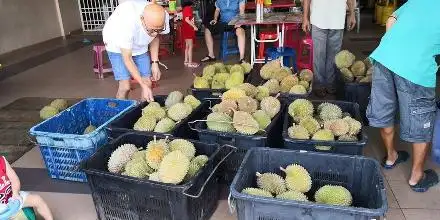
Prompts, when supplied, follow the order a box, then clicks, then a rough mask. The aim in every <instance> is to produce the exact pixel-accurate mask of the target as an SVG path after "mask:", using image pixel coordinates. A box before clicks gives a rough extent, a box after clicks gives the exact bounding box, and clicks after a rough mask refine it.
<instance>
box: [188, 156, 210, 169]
mask: <svg viewBox="0 0 440 220" xmlns="http://www.w3.org/2000/svg"><path fill="white" fill-rule="evenodd" d="M208 160H209V158H208V156H206V155H198V156H197V157H194V158H193V159H192V160H191V161H193V162H195V163H198V164H199V166H201V167H203V166H205V164H206V162H208Z"/></svg>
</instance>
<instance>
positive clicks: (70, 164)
mask: <svg viewBox="0 0 440 220" xmlns="http://www.w3.org/2000/svg"><path fill="white" fill-rule="evenodd" d="M96 149H97V148H91V149H88V150H75V149H68V148H59V147H47V146H40V152H41V155H42V157H43V160H44V163H45V164H46V169H47V171H48V172H49V176H50V177H51V178H53V179H62V180H69V181H77V182H87V177H86V174H85V173H83V172H80V171H79V164H80V162H81V161H82V160H83V159H87V158H89V157H90V156H91V155H92V154H93V153H94V152H95V151H96Z"/></svg>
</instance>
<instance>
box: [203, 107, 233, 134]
mask: <svg viewBox="0 0 440 220" xmlns="http://www.w3.org/2000/svg"><path fill="white" fill-rule="evenodd" d="M206 126H207V127H208V129H210V130H213V131H220V132H235V128H234V126H233V125H232V118H231V117H230V116H229V115H227V114H225V113H219V112H213V113H211V114H209V115H208V117H207V119H206Z"/></svg>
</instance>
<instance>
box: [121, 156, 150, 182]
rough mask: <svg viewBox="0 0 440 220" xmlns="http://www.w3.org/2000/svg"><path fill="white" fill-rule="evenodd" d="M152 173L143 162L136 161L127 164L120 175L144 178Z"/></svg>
mask: <svg viewBox="0 0 440 220" xmlns="http://www.w3.org/2000/svg"><path fill="white" fill-rule="evenodd" d="M152 171H153V170H152V169H151V167H149V166H148V164H147V162H146V161H145V160H143V159H142V160H141V159H138V160H131V161H129V162H127V164H126V165H125V168H124V172H123V173H122V174H123V175H127V176H131V177H137V178H145V177H146V176H147V175H148V174H149V173H151V172H152Z"/></svg>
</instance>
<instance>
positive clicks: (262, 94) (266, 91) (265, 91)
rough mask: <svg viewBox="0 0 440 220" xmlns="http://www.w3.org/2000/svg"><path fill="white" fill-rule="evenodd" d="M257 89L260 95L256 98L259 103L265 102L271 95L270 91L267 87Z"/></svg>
mask: <svg viewBox="0 0 440 220" xmlns="http://www.w3.org/2000/svg"><path fill="white" fill-rule="evenodd" d="M257 89H258V93H257V95H256V96H255V98H256V99H257V100H258V101H261V100H263V98H264V97H268V96H269V95H270V92H269V89H268V88H267V87H264V86H258V87H257Z"/></svg>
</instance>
